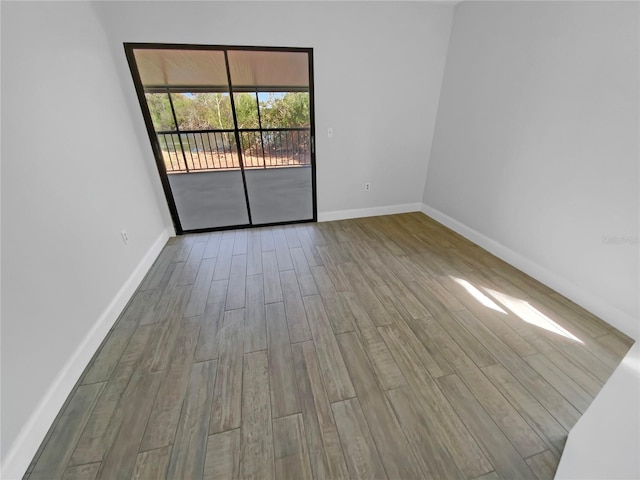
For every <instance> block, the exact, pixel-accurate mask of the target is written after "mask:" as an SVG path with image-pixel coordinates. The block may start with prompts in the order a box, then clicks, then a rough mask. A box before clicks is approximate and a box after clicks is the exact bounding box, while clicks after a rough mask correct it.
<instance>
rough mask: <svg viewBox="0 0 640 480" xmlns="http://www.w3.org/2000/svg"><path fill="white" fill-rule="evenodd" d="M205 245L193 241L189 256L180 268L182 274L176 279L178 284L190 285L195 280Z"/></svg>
mask: <svg viewBox="0 0 640 480" xmlns="http://www.w3.org/2000/svg"><path fill="white" fill-rule="evenodd" d="M206 247H207V245H206V244H205V243H194V244H193V247H192V248H191V251H190V253H189V257H188V258H187V261H186V263H185V265H184V268H183V270H182V275H180V278H179V279H178V285H191V284H193V283H194V282H195V280H196V276H197V275H198V270H199V269H200V265H201V262H202V256H203V255H204V250H205V248H206Z"/></svg>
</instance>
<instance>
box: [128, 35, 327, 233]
mask: <svg viewBox="0 0 640 480" xmlns="http://www.w3.org/2000/svg"><path fill="white" fill-rule="evenodd" d="M145 49H146V50H216V51H222V52H224V56H225V64H226V66H227V79H228V81H229V96H230V97H231V108H232V111H233V119H234V131H235V135H236V145H237V148H238V158H239V163H240V171H241V172H242V183H243V187H244V195H245V201H246V206H247V213H248V218H249V223H248V224H241V225H229V226H224V227H212V228H199V229H193V230H184V229H183V228H182V224H181V223H180V216H179V215H178V208H177V207H176V202H175V198H174V197H173V192H172V191H171V185H170V184H169V175H168V173H167V169H166V166H165V163H164V159H163V156H162V149H161V148H160V143H159V141H158V136H157V135H156V131H155V128H154V126H153V121H152V120H151V112H150V111H149V106H148V105H147V100H146V97H145V92H144V86H143V85H142V79H141V78H140V73H139V72H138V65H137V63H136V59H135V55H134V51H135V50H145ZM229 50H231V51H234V50H235V51H238V50H253V51H263V52H299V53H306V54H307V55H308V61H309V117H310V125H309V130H310V132H309V136H310V150H311V151H310V154H311V194H312V203H313V217H312V218H311V219H306V220H292V221H287V222H277V223H266V224H259V225H254V224H253V223H252V220H251V206H250V203H249V195H248V190H247V182H246V178H245V171H244V167H243V160H242V153H241V148H240V142H239V141H238V138H237V137H239V131H238V125H237V118H236V115H235V108H234V99H233V87H232V84H231V78H230V76H231V72H230V71H229V64H228V58H227V52H228V51H229ZM124 51H125V55H126V57H127V63H128V64H129V70H130V71H131V77H132V78H133V84H134V87H135V90H136V95H137V97H138V103H139V104H140V109H141V110H142V116H143V118H144V123H145V127H146V129H147V134H148V136H149V141H150V143H151V149H152V150H153V155H154V157H155V161H156V167H157V168H158V174H159V175H160V182H161V183H162V189H163V191H164V194H165V197H166V199H167V204H168V206H169V212H170V213H171V219H172V221H173V226H174V228H175V230H176V234H177V235H183V234H187V233H201V232H214V231H220V230H232V229H240V228H260V227H269V226H274V225H290V224H294V223H308V222H317V221H318V205H317V194H316V147H315V144H316V142H315V136H316V135H315V98H314V84H313V48H298V47H257V46H235V45H199V44H182V43H129V42H125V43H124Z"/></svg>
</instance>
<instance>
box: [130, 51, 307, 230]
mask: <svg viewBox="0 0 640 480" xmlns="http://www.w3.org/2000/svg"><path fill="white" fill-rule="evenodd" d="M125 51H126V53H127V58H128V60H129V65H130V67H131V71H132V75H133V78H134V83H135V85H136V90H137V92H138V97H139V100H140V105H141V107H142V111H143V115H144V117H145V122H146V125H147V130H148V132H149V138H150V139H151V143H152V147H153V149H154V154H155V156H156V162H157V164H158V169H159V172H160V176H161V179H162V182H163V187H164V189H165V194H166V196H167V201H168V204H169V208H170V210H171V213H172V216H173V220H174V224H175V226H176V230H177V232H178V233H183V232H191V231H206V230H213V229H219V228H231V227H244V226H253V225H271V224H280V223H290V222H298V221H314V220H315V219H316V207H315V181H314V180H315V152H314V134H313V131H314V129H313V82H312V71H313V69H312V52H311V50H310V49H286V48H282V49H280V48H259V47H251V48H249V47H208V46H183V45H180V46H173V45H147V44H144V45H140V44H126V45H125Z"/></svg>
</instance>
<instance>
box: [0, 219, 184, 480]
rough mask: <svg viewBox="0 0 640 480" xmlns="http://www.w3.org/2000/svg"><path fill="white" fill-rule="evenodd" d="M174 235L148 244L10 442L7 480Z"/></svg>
mask: <svg viewBox="0 0 640 480" xmlns="http://www.w3.org/2000/svg"><path fill="white" fill-rule="evenodd" d="M171 234H172V232H170V231H169V230H165V231H163V232H162V233H161V234H160V236H158V238H157V239H156V240H155V241H154V242H153V245H151V247H149V250H148V251H147V253H146V254H145V256H144V257H143V258H142V260H140V262H139V263H138V265H137V266H136V268H135V269H134V270H133V272H132V273H131V275H129V278H128V279H127V280H126V281H125V282H124V284H123V285H122V287H121V288H120V290H118V293H116V295H115V297H114V298H113V299H112V300H111V302H110V303H109V305H108V306H107V308H105V310H104V311H103V312H102V315H100V317H99V318H98V319H97V320H96V322H95V323H94V325H93V327H91V330H89V333H87V335H85V337H84V339H83V340H82V342H81V343H80V345H79V346H78V348H77V349H76V350H75V351H74V352H73V353H72V355H71V356H70V357H69V360H68V361H67V363H66V364H65V365H64V366H63V367H62V369H61V370H60V372H59V373H58V375H57V376H56V378H55V379H54V380H53V382H52V383H51V386H50V387H49V389H48V390H47V392H46V393H45V395H44V397H43V398H42V400H40V403H39V404H38V406H37V407H36V409H35V411H34V412H33V414H32V415H31V417H30V418H29V420H28V421H27V423H26V424H25V425H24V427H23V428H22V430H21V431H20V433H19V434H18V436H17V438H16V440H15V441H14V442H13V444H12V445H11V447H10V449H9V451H8V452H7V455H6V457H5V459H4V461H3V462H2V467H1V470H0V471H1V474H0V477H1V478H3V479H4V480H13V479H17V480H20V479H21V478H22V477H23V475H24V473H25V472H26V471H27V468H28V467H29V464H30V463H31V460H32V459H33V457H34V455H35V454H36V452H37V451H38V447H40V444H41V443H42V440H43V439H44V437H45V435H46V434H47V431H48V430H49V428H50V427H51V424H52V423H53V421H54V420H55V418H56V416H57V415H58V412H59V411H60V409H61V408H62V406H63V405H64V402H65V400H66V399H67V397H68V396H69V394H70V393H71V391H72V390H73V387H74V386H75V384H76V382H77V381H78V379H79V378H80V375H82V372H83V371H84V369H85V368H86V366H87V365H88V364H89V362H90V361H91V358H92V357H93V355H94V354H95V352H96V351H97V350H98V348H99V347H100V344H101V343H102V341H103V340H104V338H105V337H106V336H107V333H109V330H110V329H111V327H112V326H113V324H114V323H115V321H116V320H117V319H118V317H119V316H120V313H121V312H122V311H123V310H124V308H125V307H126V306H127V303H128V302H129V300H130V299H131V297H132V296H133V294H134V293H135V291H136V289H137V288H138V285H140V282H142V279H143V278H144V276H145V275H146V274H147V272H148V271H149V269H150V268H151V265H152V264H153V262H154V261H155V260H156V258H157V257H158V255H159V254H160V252H161V251H162V248H163V247H164V245H165V244H166V242H167V239H168V238H169V236H170V235H171Z"/></svg>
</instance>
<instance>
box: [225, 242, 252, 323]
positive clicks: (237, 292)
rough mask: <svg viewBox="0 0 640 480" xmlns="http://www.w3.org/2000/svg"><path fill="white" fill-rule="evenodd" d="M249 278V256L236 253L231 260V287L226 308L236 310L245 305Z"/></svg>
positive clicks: (228, 291)
mask: <svg viewBox="0 0 640 480" xmlns="http://www.w3.org/2000/svg"><path fill="white" fill-rule="evenodd" d="M246 280H247V256H246V255H234V256H233V258H232V260H231V273H230V275H229V288H228V290H227V300H226V304H225V307H224V309H225V310H235V309H237V308H244V306H245V288H246Z"/></svg>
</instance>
